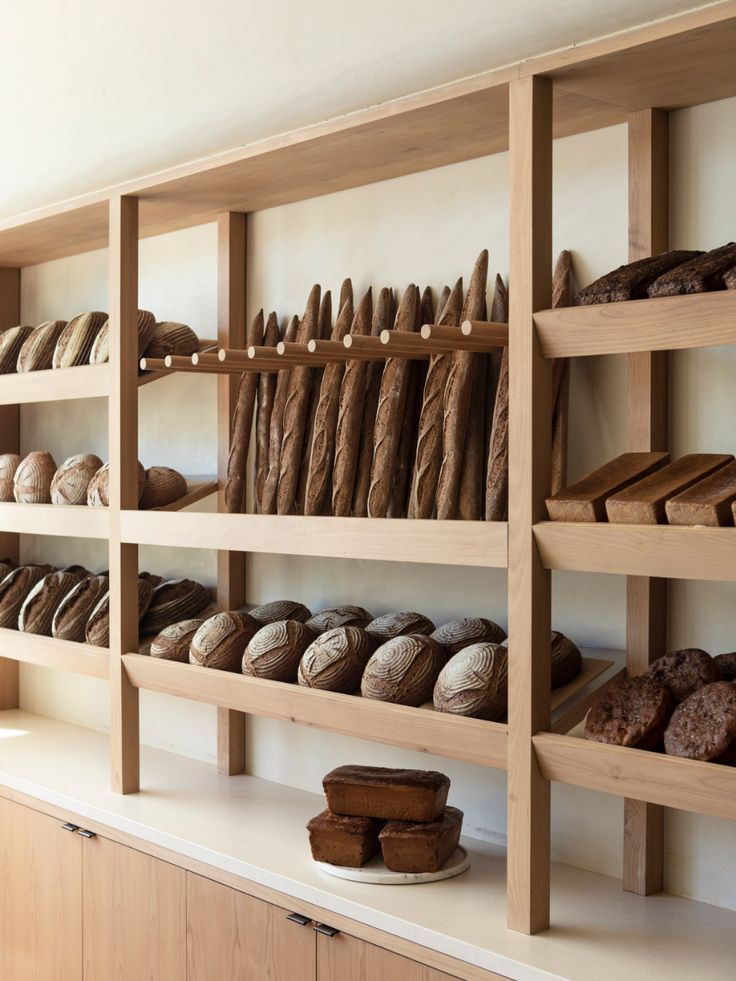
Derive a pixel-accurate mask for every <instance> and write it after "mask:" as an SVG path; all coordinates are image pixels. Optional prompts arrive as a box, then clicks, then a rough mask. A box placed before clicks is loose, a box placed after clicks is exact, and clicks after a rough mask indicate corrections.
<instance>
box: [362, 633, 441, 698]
mask: <svg viewBox="0 0 736 981" xmlns="http://www.w3.org/2000/svg"><path fill="white" fill-rule="evenodd" d="M445 661H446V657H445V653H444V650H443V649H442V648H441V647H440V645H439V644H438V643H437V641H436V640H433V639H432V638H431V637H428V636H426V635H425V634H408V635H407V636H405V637H393V638H392V639H391V640H388V641H386V643H385V644H382V645H381V646H380V647H379V648H378V650H377V651H376V652H375V653H374V654H373V655H372V656H371V659H370V660H369V661H368V664H367V665H366V669H365V671H364V672H363V680H362V681H361V685H360V690H361V693H362V695H363V696H364V697H365V698H376V699H379V700H380V701H382V702H396V703H398V704H399V705H421V704H422V703H423V702H428V701H431V699H432V692H433V690H434V686H435V682H436V681H437V676H438V675H439V673H440V671H441V670H442V668H443V666H444V664H445Z"/></svg>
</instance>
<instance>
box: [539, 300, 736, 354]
mask: <svg viewBox="0 0 736 981" xmlns="http://www.w3.org/2000/svg"><path fill="white" fill-rule="evenodd" d="M534 323H535V325H536V328H537V336H538V337H539V343H540V345H541V348H542V353H543V354H544V355H545V357H548V358H570V357H578V356H585V355H595V354H626V353H629V352H634V351H674V350H681V349H684V348H695V347H715V346H717V345H722V344H734V343H736V290H723V291H719V292H716V293H696V294H693V295H691V296H666V297H660V298H657V299H654V300H629V301H628V302H624V303H600V304H595V305H592V306H586V307H567V308H565V309H559V310H543V311H542V312H541V313H537V314H535V315H534Z"/></svg>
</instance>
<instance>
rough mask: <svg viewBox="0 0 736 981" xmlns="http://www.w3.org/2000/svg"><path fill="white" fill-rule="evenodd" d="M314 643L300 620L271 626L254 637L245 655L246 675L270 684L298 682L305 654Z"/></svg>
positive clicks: (310, 632)
mask: <svg viewBox="0 0 736 981" xmlns="http://www.w3.org/2000/svg"><path fill="white" fill-rule="evenodd" d="M313 640H314V634H313V633H312V631H311V630H310V629H309V627H308V626H307V625H306V624H305V623H302V622H301V621H299V620H276V621H274V622H273V623H267V624H266V625H265V627H261V629H260V630H259V631H258V632H257V633H256V634H255V635H254V636H253V637H251V639H250V641H249V642H248V646H247V647H246V649H245V652H244V653H243V661H242V670H243V674H248V675H252V676H254V677H256V678H268V679H269V680H270V681H296V680H297V673H298V671H299V662H300V661H301V659H302V655H303V654H304V652H305V651H306V649H307V648H308V647H309V645H310V643H311V642H312V641H313Z"/></svg>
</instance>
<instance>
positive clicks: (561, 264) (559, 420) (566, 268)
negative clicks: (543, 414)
mask: <svg viewBox="0 0 736 981" xmlns="http://www.w3.org/2000/svg"><path fill="white" fill-rule="evenodd" d="M572 296H573V293H572V256H571V255H570V253H569V252H568V251H567V249H563V251H562V252H560V254H559V256H558V258H557V262H556V264H555V269H554V273H553V274H552V309H553V310H557V309H560V308H561V307H569V306H572ZM569 411H570V359H569V358H558V360H557V361H555V363H554V367H553V372H552V457H551V487H552V493H553V494H559V492H560V491H561V490H562V489H563V487H566V486H567V431H568V416H569Z"/></svg>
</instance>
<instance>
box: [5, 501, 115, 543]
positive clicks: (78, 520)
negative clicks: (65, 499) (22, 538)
mask: <svg viewBox="0 0 736 981" xmlns="http://www.w3.org/2000/svg"><path fill="white" fill-rule="evenodd" d="M0 531H8V532H15V533H17V534H20V535H55V536H56V535H61V536H65V537H68V538H107V537H108V536H109V531H110V517H109V514H108V510H107V508H102V507H88V506H87V505H86V504H74V505H70V504H16V503H15V502H13V501H10V502H8V501H3V502H1V503H0Z"/></svg>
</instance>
